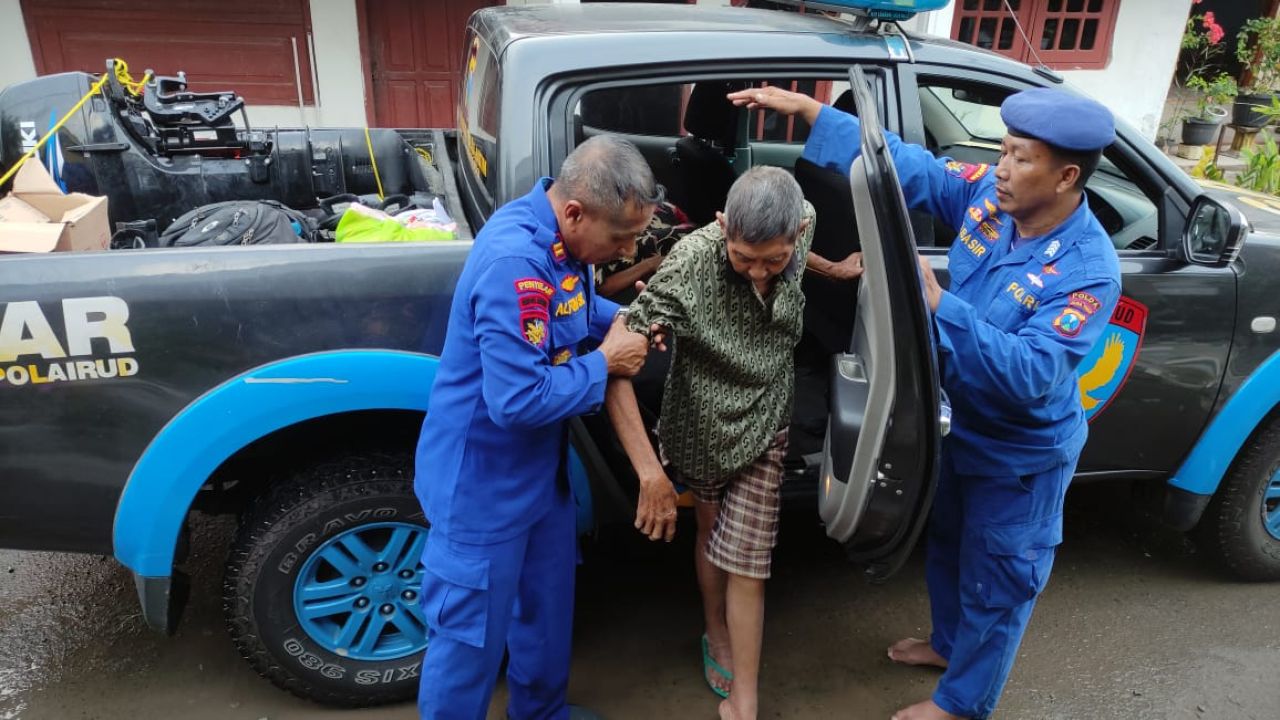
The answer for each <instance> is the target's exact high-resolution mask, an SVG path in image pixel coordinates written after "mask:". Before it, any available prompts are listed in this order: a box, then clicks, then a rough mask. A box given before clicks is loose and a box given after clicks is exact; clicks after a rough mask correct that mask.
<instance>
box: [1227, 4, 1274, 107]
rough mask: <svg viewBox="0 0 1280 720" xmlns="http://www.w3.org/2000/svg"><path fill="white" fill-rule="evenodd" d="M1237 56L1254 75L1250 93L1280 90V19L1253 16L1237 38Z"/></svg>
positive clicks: (1248, 90) (1249, 86)
mask: <svg viewBox="0 0 1280 720" xmlns="http://www.w3.org/2000/svg"><path fill="white" fill-rule="evenodd" d="M1236 59H1237V60H1239V61H1240V62H1241V64H1243V65H1244V66H1245V67H1246V68H1248V69H1249V71H1250V72H1251V73H1252V74H1253V81H1252V82H1251V83H1250V84H1249V85H1248V87H1247V88H1245V92H1246V93H1247V94H1266V93H1273V92H1276V91H1277V90H1280V18H1265V17H1258V18H1252V19H1250V20H1249V21H1248V22H1246V23H1245V24H1244V28H1242V29H1241V30H1240V34H1239V36H1238V37H1237V40H1236Z"/></svg>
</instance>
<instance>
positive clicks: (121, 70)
mask: <svg viewBox="0 0 1280 720" xmlns="http://www.w3.org/2000/svg"><path fill="white" fill-rule="evenodd" d="M115 67H116V72H115V75H116V80H119V81H120V84H121V85H123V86H124V87H125V89H126V90H128V91H129V92H130V93H132V94H134V95H137V94H138V93H140V92H142V89H141V88H142V86H143V85H145V84H146V82H147V80H148V79H150V78H151V73H149V72H148V73H146V74H145V75H143V76H142V80H141V82H134V81H133V77H132V76H131V75H129V66H128V65H127V64H126V63H125V61H124V60H121V59H119V58H116V66H115ZM106 83H107V74H106V73H103V74H102V77H101V78H99V79H98V82H96V83H94V84H93V87H91V88H89V92H87V93H85V94H84V97H82V98H80V101H79V102H77V103H76V104H75V105H72V106H71V109H70V110H68V111H67V114H66V115H63V116H62V119H61V120H59V121H58V124H57V125H54V126H53V129H52V130H50V131H49V132H47V133H45V135H44V137H42V138H40V141H39V142H37V143H36V145H35V147H33V148H31V149H30V150H28V151H27V152H26V154H25V155H23V156H22V157H20V158H18V162H16V163H14V164H13V167H11V168H9V169H8V171H6V172H5V174H4V175H2V176H0V185H4V184H5V183H6V182H8V181H9V178H11V177H13V176H14V175H16V174H17V172H18V170H19V169H21V168H22V166H23V165H25V164H26V162H27V161H28V160H30V159H31V158H32V157H34V156H35V154H36V153H38V152H40V148H42V147H44V144H45V143H46V142H48V141H49V138H51V137H53V136H54V135H56V134H57V132H58V130H60V129H61V128H62V126H63V125H65V124H67V121H68V120H70V119H71V116H72V115H75V114H76V111H77V110H79V109H80V108H81V107H82V106H83V105H84V103H85V101H86V100H88V99H89V98H91V97H93V96H94V94H95V93H97V92H98V91H99V90H101V89H102V86H103V85H105V84H106ZM368 132H369V131H368V129H367V128H366V129H365V135H366V136H367V135H368ZM374 173H375V174H376V173H377V166H376V165H375V166H374ZM379 187H381V183H379ZM379 194H381V193H379Z"/></svg>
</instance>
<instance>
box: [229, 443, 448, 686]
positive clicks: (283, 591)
mask: <svg viewBox="0 0 1280 720" xmlns="http://www.w3.org/2000/svg"><path fill="white" fill-rule="evenodd" d="M411 468H412V461H411V458H408V457H395V456H389V455H374V454H361V455H352V456H346V457H344V458H343V459H341V460H339V461H337V462H332V463H326V464H324V465H320V466H317V467H313V468H311V469H309V470H306V471H304V472H300V473H298V474H297V475H295V476H294V477H293V478H291V479H290V480H288V481H286V482H283V483H279V484H276V485H273V486H272V487H271V488H270V489H269V490H267V491H266V492H265V493H264V494H263V495H262V496H260V497H259V498H258V499H257V501H256V502H255V503H254V505H253V506H252V507H251V508H250V509H249V510H248V511H247V513H246V514H245V515H244V517H243V520H242V522H241V524H240V528H239V531H238V533H237V535H236V539H235V542H234V544H233V545H232V547H231V553H230V558H229V560H228V562H227V567H226V574H225V576H224V579H223V611H224V612H225V614H226V621H227V628H228V631H229V632H230V634H231V638H232V640H234V641H235V644H236V647H237V648H238V649H239V650H240V654H241V655H242V656H243V657H244V658H245V659H246V660H248V661H249V663H250V664H251V665H253V667H254V669H255V670H257V671H258V673H259V674H261V675H262V676H263V677H265V678H267V679H268V680H270V681H271V682H273V683H275V684H276V685H278V686H279V687H281V688H283V689H285V690H288V691H289V692H291V693H293V694H294V695H297V696H299V697H303V698H307V699H309V700H314V701H316V702H320V703H324V704H327V705H340V706H349V707H351V706H355V707H358V706H368V705H380V704H385V703H392V702H400V701H404V700H406V699H410V698H413V697H415V696H416V694H417V691H418V682H419V671H420V669H421V667H422V654H423V651H424V650H425V648H426V644H427V633H426V626H425V623H424V620H423V617H422V611H421V609H420V608H419V605H418V593H419V588H420V587H421V584H422V567H421V564H420V560H419V559H420V557H421V555H422V548H423V544H424V543H425V541H426V535H427V531H428V526H427V523H426V521H425V519H424V517H423V514H422V509H421V507H420V506H419V504H418V500H417V498H416V497H415V496H414V492H413V482H412V476H413V474H412V471H411Z"/></svg>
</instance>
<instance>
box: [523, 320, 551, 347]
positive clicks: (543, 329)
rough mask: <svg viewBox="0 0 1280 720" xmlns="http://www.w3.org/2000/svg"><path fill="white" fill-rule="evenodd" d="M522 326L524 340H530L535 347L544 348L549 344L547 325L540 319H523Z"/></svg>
mask: <svg viewBox="0 0 1280 720" xmlns="http://www.w3.org/2000/svg"><path fill="white" fill-rule="evenodd" d="M520 324H521V326H522V328H523V332H524V339H525V340H528V341H529V343H530V344H531V345H533V346H534V347H542V346H544V345H546V344H547V323H546V321H545V320H543V319H542V318H540V317H522V318H521V319H520Z"/></svg>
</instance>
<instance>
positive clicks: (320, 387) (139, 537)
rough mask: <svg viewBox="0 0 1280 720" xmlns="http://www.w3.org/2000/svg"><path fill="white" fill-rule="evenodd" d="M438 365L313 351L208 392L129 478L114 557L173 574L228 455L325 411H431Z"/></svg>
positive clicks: (150, 572)
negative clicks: (203, 498) (198, 505)
mask: <svg viewBox="0 0 1280 720" xmlns="http://www.w3.org/2000/svg"><path fill="white" fill-rule="evenodd" d="M439 363H440V361H439V359H437V358H435V357H431V356H429V355H420V354H415V353H407V352H396V351H389V350H342V351H336V352H324V353H316V354H313V355H303V356H300V357H295V358H289V359H287V360H281V361H279V362H275V363H271V364H269V365H264V366H262V367H259V368H255V369H253V370H250V371H249V372H246V373H244V374H243V375H240V376H239V377H236V378H234V379H232V380H229V381H227V382H226V383H223V384H222V385H219V386H218V387H216V388H214V389H212V390H210V391H209V392H207V393H205V394H204V395H202V396H201V397H200V398H198V399H197V400H195V401H194V402H192V403H191V404H190V405H188V406H187V407H186V408H184V409H183V410H182V412H180V413H178V414H177V415H176V416H174V418H173V419H172V420H170V421H169V423H168V424H167V425H166V426H165V427H164V429H163V430H161V431H160V433H159V434H158V435H157V436H156V437H155V439H154V440H152V441H151V444H150V445H149V446H148V447H147V449H146V451H145V452H144V453H143V454H142V458H141V459H139V460H138V464H137V465H136V466H134V469H133V472H132V473H131V474H130V475H129V481H128V483H127V484H126V485H125V488H124V492H123V494H122V495H121V497H120V503H119V505H118V506H117V507H116V517H115V529H114V533H113V536H114V544H115V556H116V558H117V559H118V560H119V561H120V562H121V563H122V564H124V565H125V566H126V567H128V568H129V569H130V570H132V571H133V572H134V573H136V574H137V575H140V576H143V577H168V576H169V575H170V574H171V573H172V570H173V557H174V549H175V545H176V543H177V539H178V532H179V530H180V529H181V527H182V523H183V521H184V520H185V519H186V517H187V511H188V509H189V508H190V507H191V502H192V500H193V499H194V498H195V496H196V493H197V492H198V491H199V490H200V487H201V485H203V484H204V483H205V481H206V480H207V479H208V478H209V476H210V475H211V474H212V473H213V471H214V470H216V469H217V468H218V466H220V465H221V464H222V463H223V462H225V461H226V460H227V458H229V457H231V456H232V455H233V454H235V453H236V452H237V451H239V450H240V449H241V448H243V447H245V446H246V445H248V444H249V443H251V442H253V441H254V440H257V439H258V438H260V437H263V436H265V435H268V434H270V433H272V432H275V431H276V430H280V429H281V428H285V427H288V426H290V425H295V424H297V423H299V422H303V421H306V420H310V419H313V418H318V417H323V416H325V415H334V414H337V413H344V412H352V411H357V410H419V411H423V412H425V411H426V409H427V405H428V401H429V400H430V397H431V386H432V383H433V382H434V381H435V375H436V369H437V367H438V366H439Z"/></svg>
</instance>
